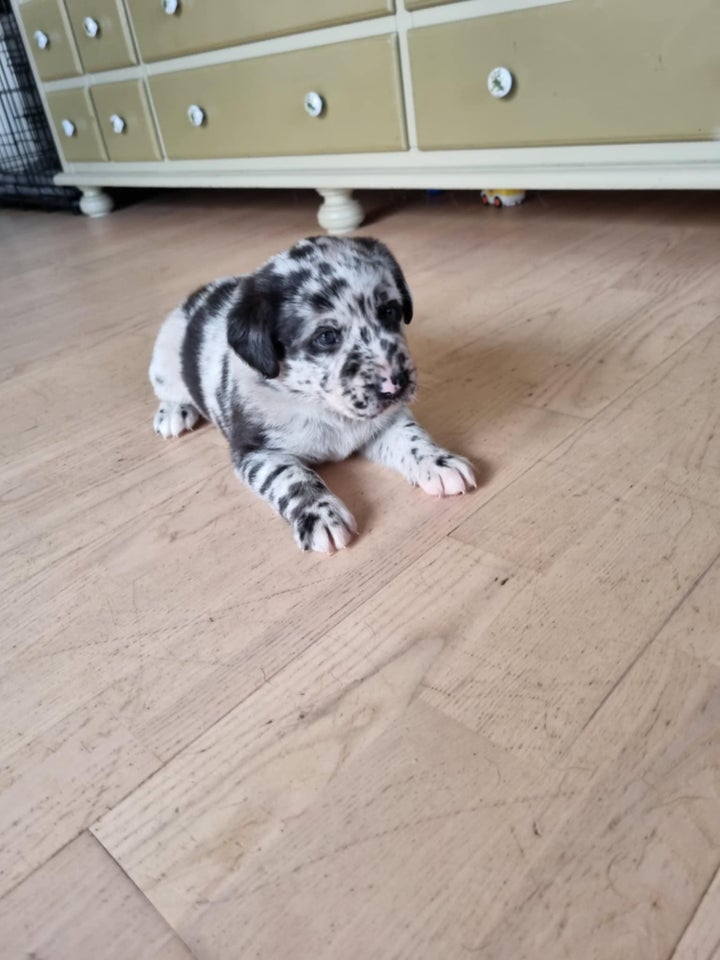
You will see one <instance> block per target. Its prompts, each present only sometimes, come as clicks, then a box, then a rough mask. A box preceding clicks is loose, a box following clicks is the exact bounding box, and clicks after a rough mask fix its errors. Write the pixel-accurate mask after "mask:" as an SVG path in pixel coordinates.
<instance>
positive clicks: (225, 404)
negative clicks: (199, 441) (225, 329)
mask: <svg viewBox="0 0 720 960" xmlns="http://www.w3.org/2000/svg"><path fill="white" fill-rule="evenodd" d="M229 384H230V357H229V355H228V354H227V353H226V354H225V356H224V357H223V362H222V374H221V376H220V385H219V387H218V388H217V390H216V391H215V402H216V403H217V406H218V409H219V411H220V417H221V422H220V428H221V429H222V431H223V433H224V434H225V436H226V437H227V436H228V429H229V424H230V409H231V407H230V399H231V398H230V391H229V389H228V388H229Z"/></svg>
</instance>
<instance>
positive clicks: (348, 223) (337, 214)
mask: <svg viewBox="0 0 720 960" xmlns="http://www.w3.org/2000/svg"><path fill="white" fill-rule="evenodd" d="M318 193H319V194H320V196H321V197H322V198H323V202H322V203H321V204H320V209H319V210H318V215H317V217H318V223H319V224H320V226H321V227H322V228H323V229H324V230H327V232H328V233H350V232H351V231H353V230H355V229H356V227H359V226H360V224H361V223H362V222H363V218H364V216H365V213H364V212H363V208H362V207H361V206H360V204H359V203H358V202H357V200H355V199H354V198H353V195H352V190H318Z"/></svg>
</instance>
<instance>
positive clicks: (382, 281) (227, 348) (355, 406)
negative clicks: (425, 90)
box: [150, 237, 475, 552]
mask: <svg viewBox="0 0 720 960" xmlns="http://www.w3.org/2000/svg"><path fill="white" fill-rule="evenodd" d="M412 314H413V307H412V299H411V297H410V292H409V291H408V288H407V285H406V283H405V278H404V277H403V274H402V272H401V270H400V267H399V266H398V264H397V262H396V261H395V259H394V257H393V256H392V254H391V253H390V251H389V250H388V249H387V247H385V246H384V245H383V244H382V243H379V242H378V241H376V240H370V239H365V238H363V239H339V238H334V237H313V238H310V239H307V240H302V241H301V242H300V243H298V244H296V245H295V246H294V247H293V248H292V249H291V250H288V251H286V252H285V253H281V254H279V255H278V256H276V257H273V258H272V259H271V260H269V261H268V262H267V263H266V264H265V265H264V266H262V267H261V268H260V269H259V270H258V271H257V272H256V273H253V274H250V275H248V276H240V277H229V278H227V279H223V280H215V281H214V282H213V283H209V284H208V285H207V286H204V287H201V288H200V289H199V290H196V291H195V293H193V294H191V295H190V296H189V297H188V298H187V300H186V301H185V302H184V303H183V304H182V306H180V307H178V308H177V309H176V310H174V311H173V312H172V313H171V314H170V315H169V316H168V317H167V319H166V320H165V323H164V324H163V326H162V328H161V329H160V332H159V334H158V337H157V340H156V342H155V348H154V350H153V356H152V362H151V364H150V381H151V383H152V385H153V388H154V390H155V393H156V395H157V397H158V399H159V400H160V406H159V407H158V411H157V413H156V414H155V421H154V426H155V431H156V432H157V433H159V434H160V435H161V436H163V437H170V436H173V437H176V436H178V435H179V434H181V433H182V432H183V431H185V430H191V429H192V428H193V426H194V425H195V424H196V423H197V421H198V418H199V417H205V418H206V419H208V420H211V421H212V422H213V423H214V424H215V425H216V426H217V427H219V428H220V430H222V432H223V434H224V435H225V437H226V438H227V441H228V443H229V445H230V452H231V454H232V462H233V466H234V469H235V473H236V474H237V476H238V477H239V478H240V479H241V480H243V481H244V482H245V483H246V484H247V485H248V486H249V487H250V488H251V489H252V490H254V491H255V492H256V493H258V494H259V495H260V496H261V497H263V498H264V499H265V500H267V502H268V503H269V504H270V505H271V506H272V507H273V508H274V509H275V510H276V511H277V512H278V513H279V514H280V516H282V517H284V518H285V520H287V521H288V523H289V524H290V525H291V526H292V528H293V533H294V535H295V540H296V542H297V544H298V546H300V547H301V548H302V549H303V550H309V549H310V550H320V551H323V552H332V551H333V550H334V549H339V548H341V547H345V546H347V544H348V543H349V542H350V540H351V539H352V536H353V534H354V533H355V532H356V529H357V528H356V526H355V521H354V520H353V517H352V515H351V514H350V513H349V511H348V510H347V508H346V507H345V505H344V504H343V503H342V502H341V501H340V500H339V499H338V498H337V497H335V496H333V494H332V493H330V491H329V490H328V488H327V487H326V486H325V484H324V483H323V481H322V480H321V479H320V477H319V476H318V475H317V473H315V472H314V471H313V470H312V469H311V467H310V466H309V464H312V463H320V462H322V461H328V460H343V459H344V458H345V457H348V456H349V455H350V454H351V453H354V452H356V451H359V452H360V453H362V454H363V455H364V456H366V457H369V458H370V459H371V460H377V461H378V462H380V463H384V464H386V465H387V466H388V467H392V468H393V469H394V470H397V471H398V472H399V473H401V474H402V475H403V476H404V477H405V479H406V480H408V481H409V482H410V483H412V484H415V485H417V486H420V487H422V489H423V490H424V491H425V492H426V493H429V494H430V495H432V496H449V495H452V494H457V493H464V492H465V491H466V490H468V489H469V488H470V487H474V486H475V478H474V475H473V470H472V467H471V466H470V464H469V463H468V461H467V460H465V459H463V458H462V457H457V456H454V455H453V454H451V453H449V452H448V451H447V450H443V449H442V448H441V447H439V446H437V444H435V443H434V442H433V440H432V439H431V438H430V437H429V436H428V434H427V433H426V432H425V431H424V430H423V429H422V427H420V426H418V424H417V423H416V422H415V420H414V419H413V418H412V416H411V415H410V413H409V411H408V409H407V404H408V403H410V402H411V401H412V399H413V398H414V395H415V390H416V373H415V367H414V365H413V362H412V359H411V357H410V353H409V351H408V347H407V343H406V341H405V335H404V332H403V325H404V324H407V323H410V320H411V318H412Z"/></svg>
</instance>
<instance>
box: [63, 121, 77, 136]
mask: <svg viewBox="0 0 720 960" xmlns="http://www.w3.org/2000/svg"><path fill="white" fill-rule="evenodd" d="M60 126H61V127H62V129H63V133H64V134H65V136H66V137H74V136H75V130H76V127H75V124H74V123H73V122H72V120H61V121H60Z"/></svg>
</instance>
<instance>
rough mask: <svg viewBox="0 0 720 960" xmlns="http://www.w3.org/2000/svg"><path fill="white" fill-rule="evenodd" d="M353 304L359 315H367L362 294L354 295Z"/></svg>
mask: <svg viewBox="0 0 720 960" xmlns="http://www.w3.org/2000/svg"><path fill="white" fill-rule="evenodd" d="M355 303H356V304H357V308H358V310H359V312H360V313H363V314H364V313H367V298H366V296H365V294H364V293H356V294H355Z"/></svg>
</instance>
